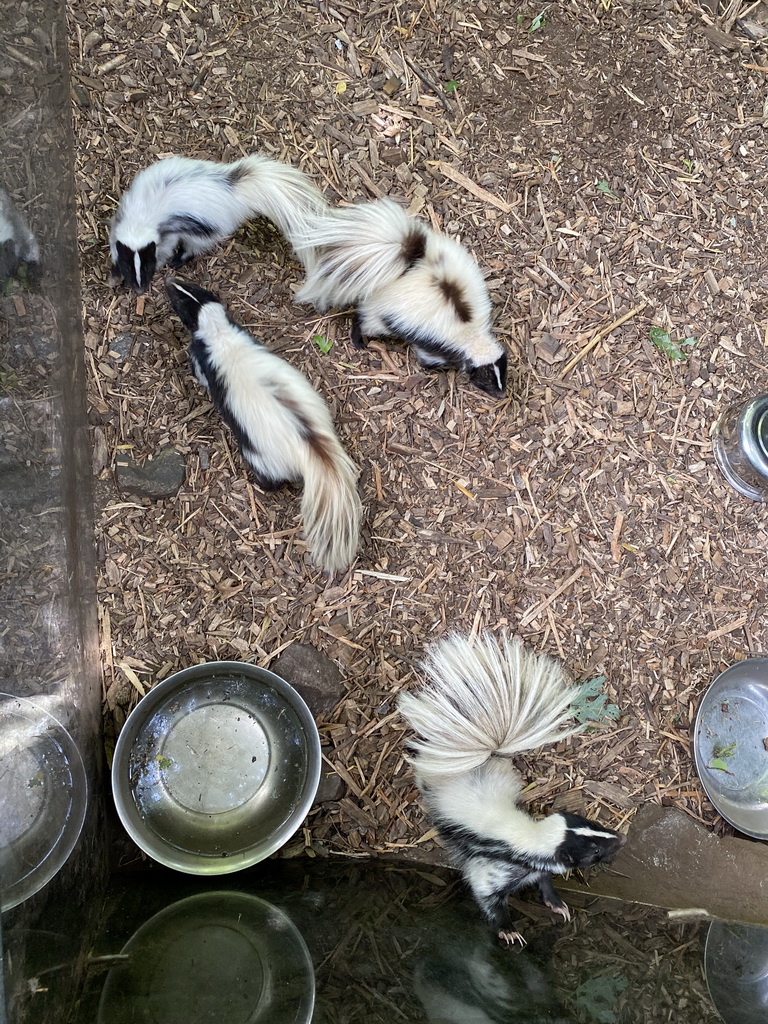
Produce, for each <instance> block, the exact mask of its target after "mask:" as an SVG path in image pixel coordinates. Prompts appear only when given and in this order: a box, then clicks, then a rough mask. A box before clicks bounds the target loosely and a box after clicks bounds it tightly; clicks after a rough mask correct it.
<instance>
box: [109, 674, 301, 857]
mask: <svg viewBox="0 0 768 1024" xmlns="http://www.w3.org/2000/svg"><path fill="white" fill-rule="evenodd" d="M319 780H320V738H319V735H318V732H317V726H316V725H315V721H314V719H313V717H312V714H311V712H310V710H309V708H308V707H307V705H306V704H305V703H304V701H303V700H302V698H301V697H300V696H299V694H298V693H297V692H296V691H295V690H294V689H293V687H292V686H289V684H288V683H286V681H285V680H284V679H281V678H280V677H279V676H276V675H275V674H274V673H273V672H268V671H267V670H266V669H263V668H257V667H256V666H255V665H249V664H245V663H241V662H237V661H218V662H211V663H209V664H207V665H196V666H194V667H193V668H188V669H184V670H183V671H181V672H177V673H176V674H175V675H172V676H169V678H168V679H165V680H163V682H162V683H159V684H158V685H157V686H155V687H153V689H151V690H150V691H149V693H148V694H147V695H146V697H144V698H143V699H142V700H141V701H140V702H139V704H138V705H137V706H136V707H135V708H134V710H133V711H132V712H131V714H130V715H129V717H128V720H127V721H126V723H125V725H124V726H123V729H122V732H121V733H120V737H119V739H118V741H117V746H116V748H115V756H114V760H113V764H112V792H113V795H114V798H115V804H116V806H117V811H118V814H119V815H120V819H121V821H122V822H123V825H124V826H125V828H126V830H127V831H128V833H129V834H130V836H131V837H132V839H133V840H134V842H136V843H137V844H138V846H140V847H141V849H142V850H144V852H145V853H147V854H149V856H150V857H153V858H154V859H155V860H157V861H159V862H160V863H161V864H165V865H166V866H167V867H170V868H175V869H176V870H178V871H186V872H187V873H189V874H201V875H218V874H226V873H229V872H232V871H239V870H241V869H242V868H246V867H249V866H250V865H251V864H256V863H257V862H258V861H260V860H263V859H264V858H265V857H268V856H269V855H270V854H271V853H274V851H275V850H277V849H278V848H279V847H281V846H282V845H283V844H284V843H285V842H286V841H287V840H288V839H289V838H290V837H291V836H292V835H293V833H294V832H295V831H296V830H297V829H298V827H299V825H300V824H301V822H302V821H303V820H304V818H305V817H306V814H307V812H308V810H309V808H310V806H311V804H312V801H313V800H314V798H315V794H316V792H317V786H318V783H319Z"/></svg>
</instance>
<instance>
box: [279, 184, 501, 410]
mask: <svg viewBox="0 0 768 1024" xmlns="http://www.w3.org/2000/svg"><path fill="white" fill-rule="evenodd" d="M300 239H301V244H302V247H303V250H304V254H303V255H302V253H301V252H299V253H298V254H299V256H300V258H302V260H303V262H304V265H305V267H306V269H307V280H306V282H305V283H304V285H303V286H302V287H301V288H300V289H299V291H298V292H297V294H296V300H297V302H312V303H314V305H315V306H316V307H317V308H318V309H319V310H320V311H325V310H326V309H329V308H330V307H331V306H347V305H350V304H352V305H355V306H357V313H356V317H355V322H354V324H353V328H352V338H353V341H354V342H355V344H356V345H358V347H360V346H361V345H362V344H364V341H363V338H364V336H369V337H380V336H394V337H398V338H401V339H402V340H403V341H406V342H408V343H409V344H410V345H412V346H413V348H414V350H415V352H416V357H417V358H418V360H419V362H420V363H421V365H422V366H427V367H433V368H450V367H454V368H457V369H460V370H463V371H464V372H465V373H467V374H468V375H469V378H470V380H471V381H472V383H473V384H476V385H477V387H479V388H481V389H482V390H483V391H486V392H487V393H488V394H489V395H492V396H493V397H494V398H501V397H502V396H503V394H504V389H505V387H506V383H507V354H506V352H505V351H504V349H503V347H502V346H501V345H500V344H499V343H498V342H497V341H496V339H495V338H494V336H493V334H492V333H491V303H490V299H489V297H488V289H487V288H486V286H485V281H484V280H483V275H482V273H481V272H480V268H479V267H478V265H477V263H475V261H474V259H473V258H472V256H471V255H470V254H469V252H468V251H467V250H466V249H465V248H464V247H463V246H462V245H460V244H459V243H458V242H455V241H453V239H450V238H447V237H446V236H445V235H441V234H438V233H437V232H435V231H432V230H431V229H430V228H429V227H427V225H426V224H424V223H423V222H421V221H418V220H414V218H412V217H409V216H408V214H407V213H405V212H404V211H403V210H402V209H401V208H400V207H399V206H398V205H397V204H396V203H394V202H392V201H391V200H389V199H378V200H375V201H373V202H370V203H362V204H360V205H359V206H351V207H347V208H344V209H336V210H327V211H326V212H325V214H323V215H321V216H320V217H317V218H313V219H312V218H310V219H308V221H307V226H306V229H305V230H304V231H302V233H301V234H300Z"/></svg>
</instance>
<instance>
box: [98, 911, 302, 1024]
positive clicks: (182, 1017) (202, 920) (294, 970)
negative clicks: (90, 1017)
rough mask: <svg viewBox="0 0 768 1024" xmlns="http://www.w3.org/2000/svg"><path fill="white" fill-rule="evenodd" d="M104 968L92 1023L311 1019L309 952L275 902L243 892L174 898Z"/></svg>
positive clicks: (246, 1023)
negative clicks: (112, 963) (95, 1019)
mask: <svg viewBox="0 0 768 1024" xmlns="http://www.w3.org/2000/svg"><path fill="white" fill-rule="evenodd" d="M120 959H121V961H122V962H120V963H118V964H117V965H116V966H115V967H113V968H112V970H111V971H110V972H109V974H108V975H107V979H106V981H105V983H104V988H103V989H102V993H101V1000H100V1002H99V1014H98V1024H134V1022H136V1021H142V1022H144V1024H190V1022H191V1021H211V1022H220V1024H309V1022H310V1021H311V1020H312V1011H313V1007H314V1002H315V974H314V968H313V966H312V958H311V956H310V953H309V950H308V949H307V947H306V944H305V942H304V939H303V938H302V936H301V933H300V932H299V930H298V929H297V928H296V926H295V925H294V923H293V922H292V921H291V919H290V918H289V917H288V915H287V914H285V913H284V912H283V911H282V910H280V909H279V908H278V907H275V906H273V905H272V904H271V903H267V902H266V901H265V900H262V899H259V898H258V897H257V896H251V895H248V894H247V893H242V892H211V893H202V894H200V895H198V896H190V897H189V898H187V899H184V900H179V901H178V902H177V903H174V904H172V905H171V906H170V907H166V908H165V909H164V910H161V911H160V913H158V914H155V916H154V917H152V918H151V919H150V920H149V921H147V922H146V924H143V925H142V926H141V928H139V930H138V931H137V932H136V933H135V935H133V937H132V938H131V939H130V940H129V942H128V944H127V945H126V946H125V947H124V949H123V950H122V956H121V958H120Z"/></svg>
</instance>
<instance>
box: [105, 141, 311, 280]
mask: <svg viewBox="0 0 768 1024" xmlns="http://www.w3.org/2000/svg"><path fill="white" fill-rule="evenodd" d="M325 205H326V203H325V199H324V198H323V196H322V194H321V193H320V192H319V191H318V190H317V189H316V188H315V186H314V185H313V184H312V182H311V181H310V180H309V178H307V177H306V175H304V174H303V173H302V172H301V171H299V170H297V169H296V168H295V167H291V166H290V164H284V163H280V162H279V161H277V160H270V159H269V158H268V157H264V156H259V155H257V154H253V155H251V156H246V157H243V158H242V159H241V160H236V161H235V162H234V163H231V164H221V163H215V162H214V161H212V160H192V159H189V158H187V157H182V156H172V157H168V158H167V159H165V160H159V161H158V162H157V163H154V164H151V165H150V166H149V167H146V168H145V169H144V170H143V171H140V172H139V173H138V174H137V175H136V177H135V178H134V180H133V183H132V185H131V187H130V188H129V189H128V191H127V192H125V193H124V194H123V197H122V199H121V200H120V204H119V206H118V208H117V212H116V213H115V216H114V218H113V220H112V224H111V227H110V232H109V245H110V250H111V253H112V274H111V279H110V280H111V283H112V284H113V285H115V284H118V283H119V282H120V281H121V280H122V281H123V282H124V283H125V284H126V285H127V286H128V287H129V288H132V289H133V290H134V291H135V292H136V293H137V294H139V295H141V294H143V293H144V292H146V290H147V288H148V287H149V283H150V281H151V280H152V277H153V275H154V273H155V271H156V270H157V269H158V268H159V267H162V266H163V265H165V264H167V265H168V266H170V267H172V268H173V269H178V268H179V267H181V266H183V265H184V264H185V263H187V262H188V261H189V260H191V259H192V258H193V257H194V256H196V255H198V254H199V253H203V252H207V251H208V250H209V249H212V248H213V246H214V245H216V243H217V242H220V241H222V239H224V238H228V237H229V236H230V235H231V234H233V233H234V232H235V231H236V230H237V229H238V228H239V227H240V226H241V225H242V224H244V223H245V221H247V220H249V219H250V218H251V217H257V216H265V217H269V219H270V220H271V221H273V222H274V223H275V224H276V225H277V227H278V228H280V230H281V231H282V232H283V234H284V235H285V236H286V238H287V239H288V241H289V242H290V243H291V245H293V246H294V248H295V249H296V252H297V255H299V257H301V255H302V254H301V243H300V241H299V239H298V234H299V232H300V231H301V230H303V229H304V227H305V219H306V217H307V216H308V215H309V214H310V213H312V214H317V213H318V212H320V211H321V210H322V209H324V208H325Z"/></svg>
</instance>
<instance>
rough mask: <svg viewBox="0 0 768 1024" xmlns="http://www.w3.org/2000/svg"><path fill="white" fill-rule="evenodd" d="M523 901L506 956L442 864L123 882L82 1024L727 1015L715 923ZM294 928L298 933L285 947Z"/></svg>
mask: <svg viewBox="0 0 768 1024" xmlns="http://www.w3.org/2000/svg"><path fill="white" fill-rule="evenodd" d="M206 893H207V894H208V897H207V898H206V897H205V895H203V897H202V899H201V898H200V894H206ZM216 893H219V894H220V895H218V896H217V895H216ZM211 894H213V895H211ZM196 896H197V897H198V898H197V899H195V898H194V897H196ZM254 896H255V897H257V898H258V899H257V901H256V902H257V903H258V900H261V901H265V902H266V903H267V904H270V905H271V907H272V908H274V914H273V915H272V918H271V919H270V916H269V914H266V916H264V913H262V916H261V927H259V913H260V912H257V913H256V917H255V918H254V919H253V920H252V922H251V923H250V924H249V923H248V922H249V917H251V915H252V910H251V909H250V908H251V904H252V902H253V897H254ZM217 901H218V902H219V904H220V906H219V907H218V908H217ZM524 906H525V907H526V911H525V912H523V913H521V914H520V922H519V928H520V930H521V931H523V932H524V934H525V935H526V938H527V940H528V946H527V947H526V948H525V949H524V950H518V949H516V950H509V949H504V948H500V947H499V946H498V945H497V944H496V943H495V941H494V940H493V937H492V936H491V934H490V933H489V931H488V930H487V929H486V927H485V925H484V924H483V922H482V921H481V919H480V917H479V914H478V912H477V909H476V908H475V906H474V905H473V903H472V901H471V900H469V899H468V898H467V897H466V896H465V894H464V893H463V890H462V887H461V885H460V883H458V882H457V880H456V877H455V875H454V874H453V873H451V872H449V871H443V870H440V869H437V870H429V871H421V870H415V869H413V868H411V867H406V866H401V865H394V864H391V865H386V866H384V865H381V864H368V863H367V862H362V861H355V862H350V861H349V860H348V859H346V858H345V859H341V858H340V859H339V860H336V859H330V860H322V861H320V860H314V861H304V860H302V861H301V862H299V861H272V862H269V863H267V864H265V865H262V866H261V867H260V868H259V869H257V870H254V871H253V872H245V873H242V874H240V875H237V876H233V877H230V878H228V879H227V878H220V879H218V880H216V879H210V880H207V881H201V880H199V879H185V878H182V877H180V876H178V875H171V874H169V873H166V872H160V871H158V872H152V873H150V874H132V875H123V876H115V878H114V879H113V884H112V887H111V889H110V892H109V896H108V899H107V903H106V906H105V913H104V927H103V930H102V932H101V934H100V936H99V938H98V940H97V943H96V945H95V946H94V948H93V950H92V957H91V963H90V967H89V972H88V980H87V984H86V989H85V993H84V995H83V998H82V1001H81V1004H80V1007H79V1012H78V1015H77V1016H76V1018H75V1024H86V1022H88V1024H91V1022H98V1024H101V1022H102V1021H104V1022H106V1021H109V1024H129V1022H130V1024H133V1022H137V1024H138V1022H139V1021H142V1022H151V1024H181V1022H182V1021H183V1022H184V1024H191V1022H192V1021H200V1022H203V1021H205V1022H207V1024H214V1022H215V1024H241V1022H242V1024H245V1022H248V1024H256V1022H258V1024H261V1022H262V1021H263V1022H269V1024H298V1022H304V1021H307V1022H308V1021H309V1020H310V1019H311V1020H312V1021H313V1022H314V1024H342V1022H344V1024H352V1022H361V1024H363V1022H370V1024H378V1022H381V1024H384V1022H386V1024H393V1022H400V1021H402V1022H414V1024H415V1022H419V1024H421V1022H430V1024H437V1022H440V1024H495V1022H507V1021H509V1022H511V1024H538V1022H560V1024H566V1022H568V1024H571V1022H577V1021H581V1022H590V1024H591V1022H606V1024H611V1022H617V1024H623V1022H627V1024H629V1022H631V1024H641V1022H646V1021H648V1022H651V1021H676V1022H680V1024H685V1022H688V1021H690V1022H692V1024H693V1022H695V1024H713V1022H714V1021H716V1020H717V1019H718V1018H717V1016H716V1015H715V1013H714V1011H713V1009H712V1004H711V1002H710V1000H709V997H708V995H707V990H706V984H705V982H704V979H703V972H702V964H703V959H702V957H703V943H704V937H705V934H706V926H701V925H699V924H672V923H670V922H669V920H668V919H667V916H666V914H664V913H662V912H657V911H650V910H648V909H647V908H640V907H636V906H628V905H623V906H622V905H619V904H616V903H611V902H609V901H590V902H583V903H582V905H581V906H577V905H575V903H574V904H573V905H572V909H573V910H574V920H573V922H572V923H571V924H567V925H566V924H562V923H559V924H558V923H553V922H552V918H551V915H550V914H549V913H548V912H547V911H545V910H542V909H541V908H540V907H539V906H537V905H536V904H535V903H531V904H525V905H524ZM219 911H220V912H219ZM286 922H287V923H286ZM291 927H293V929H294V930H295V932H296V933H298V935H299V936H300V938H299V940H298V942H296V941H295V935H294V936H293V938H292V939H291V940H290V941H288V942H287V944H286V934H285V933H286V930H288V931H290V930H291ZM185 928H186V929H187V930H186V932H185ZM249 928H253V932H252V933H250V934H247V935H246V938H243V935H244V934H245V933H248V929H249ZM139 932H140V934H138V935H137V933H139ZM225 935H228V936H229V937H228V939H226V940H225V939H224V936H225ZM302 940H303V945H305V946H306V953H304V952H302ZM222 942H223V943H224V947H225V948H226V951H227V952H226V954H222ZM273 942H274V943H276V945H275V946H274V952H273V953H270V948H271V945H270V944H271V943H273ZM126 947H128V948H127V950H126ZM121 954H122V956H123V957H124V959H122V960H114V959H110V958H113V957H116V956H118V957H119V956H120V955H121ZM307 957H308V958H309V959H308V960H307ZM286 961H287V962H288V963H289V964H292V965H293V971H292V972H291V971H290V970H289V971H288V972H287V974H286V971H285V967H286ZM309 961H311V970H310V969H309V968H308V962H309ZM265 964H267V965H268V966H267V967H266V968H265ZM275 975H277V976H279V978H278V982H277V983H276V984H275V985H274V986H273V987H272V989H271V990H270V978H272V980H274V977H273V976H275ZM265 978H266V979H267V980H266V981H265ZM312 986H314V1013H313V1014H311V1015H310V1016H307V1013H308V1012H310V1013H311V1011H308V1009H307V1006H308V1001H309V1002H310V1003H311V991H310V990H311V988H312ZM265 990H270V991H268V995H267V997H266V998H264V991H265ZM244 993H245V994H247V999H245V1000H244V999H243V994H244ZM302 993H304V995H305V996H306V997H307V998H306V999H305V1000H304V1002H302V1000H301V995H302ZM307 993H308V995H307ZM248 1000H250V1002H248ZM307 1000H308V1001H307ZM192 1007H196V1008H197V1009H196V1011H195V1010H193V1009H192Z"/></svg>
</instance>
